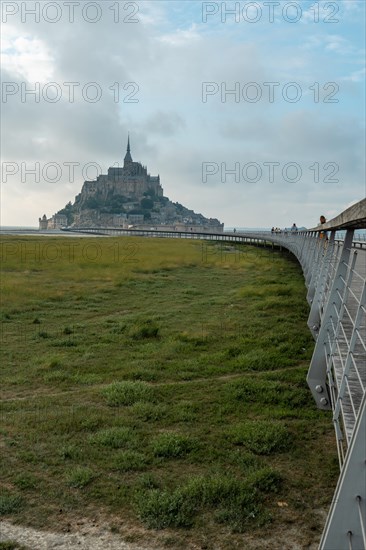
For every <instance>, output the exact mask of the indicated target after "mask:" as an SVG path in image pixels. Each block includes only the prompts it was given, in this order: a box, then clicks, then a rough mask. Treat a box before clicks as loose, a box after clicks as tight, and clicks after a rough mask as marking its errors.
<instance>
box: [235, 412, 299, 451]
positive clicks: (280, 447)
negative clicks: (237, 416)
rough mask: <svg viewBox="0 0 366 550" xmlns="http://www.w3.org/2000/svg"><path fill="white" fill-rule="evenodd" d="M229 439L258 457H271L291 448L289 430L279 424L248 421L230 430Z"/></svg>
mask: <svg viewBox="0 0 366 550" xmlns="http://www.w3.org/2000/svg"><path fill="white" fill-rule="evenodd" d="M229 439H230V441H232V442H233V443H234V444H235V445H243V446H244V447H246V448H247V449H248V450H249V451H252V452H253V453H256V454H258V455H269V454H272V453H276V452H281V451H285V450H287V449H288V448H289V444H290V437H289V433H288V430H287V429H286V428H285V427H284V426H283V425H282V424H280V423H279V422H270V421H265V420H262V421H258V420H257V421H252V422H250V421H247V422H242V423H240V424H237V425H236V426H234V427H233V428H231V429H230V430H229Z"/></svg>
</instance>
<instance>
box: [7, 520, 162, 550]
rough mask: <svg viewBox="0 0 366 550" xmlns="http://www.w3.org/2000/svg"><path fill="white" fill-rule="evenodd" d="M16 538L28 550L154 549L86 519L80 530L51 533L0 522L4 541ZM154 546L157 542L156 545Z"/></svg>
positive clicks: (15, 540) (13, 540)
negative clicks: (132, 542) (92, 523)
mask: <svg viewBox="0 0 366 550" xmlns="http://www.w3.org/2000/svg"><path fill="white" fill-rule="evenodd" d="M5 541H12V542H16V543H18V544H19V546H20V547H24V548H26V549H27V550H51V549H57V550H77V549H80V550H152V547H147V546H140V545H137V544H130V543H126V542H124V541H123V539H122V537H121V536H120V535H117V534H113V533H111V532H110V530H109V529H107V528H106V527H101V526H100V525H90V524H87V523H85V524H84V525H83V526H82V528H81V529H80V531H78V532H77V533H65V534H61V533H51V532H49V531H37V530H36V529H31V528H30V527H21V526H18V525H12V524H11V523H9V522H7V521H2V522H0V542H5ZM154 550H157V549H156V546H154Z"/></svg>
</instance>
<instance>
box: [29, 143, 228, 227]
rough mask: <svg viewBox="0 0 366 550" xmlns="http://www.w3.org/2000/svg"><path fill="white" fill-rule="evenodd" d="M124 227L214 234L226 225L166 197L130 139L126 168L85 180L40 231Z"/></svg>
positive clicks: (111, 170)
mask: <svg viewBox="0 0 366 550" xmlns="http://www.w3.org/2000/svg"><path fill="white" fill-rule="evenodd" d="M64 227H70V228H84V229H86V228H92V227H93V228H94V227H95V228H98V227H103V228H120V229H131V228H134V229H156V230H159V229H162V230H169V231H171V230H173V231H204V232H205V231H210V232H211V231H214V232H220V233H222V232H223V230H224V224H223V223H220V221H219V220H217V219H215V218H205V217H204V216H203V215H202V214H196V213H195V212H194V211H193V210H189V209H188V208H186V207H185V206H183V205H182V204H179V203H178V202H172V201H170V200H169V199H168V198H167V197H164V192H163V188H162V186H161V184H160V176H150V174H148V172H147V168H146V166H143V165H142V164H141V163H140V162H134V161H133V160H132V156H131V147H130V138H129V137H128V141H127V152H126V155H125V158H124V164H123V168H122V167H110V168H109V169H108V173H107V174H101V175H100V176H98V178H97V179H96V180H95V181H85V182H84V185H83V187H82V190H81V193H79V195H77V196H76V197H75V202H74V204H72V203H71V202H69V203H68V204H67V205H66V206H65V208H63V209H62V210H59V211H58V212H57V213H56V214H54V215H53V216H52V217H51V218H49V219H48V218H47V216H46V214H44V215H43V217H42V218H39V229H40V230H47V229H61V228H64Z"/></svg>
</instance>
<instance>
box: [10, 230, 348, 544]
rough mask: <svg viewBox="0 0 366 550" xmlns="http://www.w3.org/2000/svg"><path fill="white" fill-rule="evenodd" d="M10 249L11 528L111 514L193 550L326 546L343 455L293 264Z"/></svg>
mask: <svg viewBox="0 0 366 550" xmlns="http://www.w3.org/2000/svg"><path fill="white" fill-rule="evenodd" d="M1 246H2V248H1V258H2V275H1V289H2V292H1V297H2V300H1V302H2V303H1V338H2V344H3V345H2V356H1V382H2V384H1V385H2V402H1V420H2V422H1V432H0V435H1V451H2V452H1V470H2V474H3V475H2V481H1V492H0V514H1V515H2V516H3V517H6V518H8V519H11V520H12V521H16V522H20V523H23V524H27V525H32V526H35V527H42V528H43V527H44V528H50V529H54V530H57V529H58V528H60V529H61V528H62V527H63V526H64V525H65V524H66V523H67V521H69V520H70V518H93V517H95V515H96V514H99V515H100V514H102V515H104V516H105V517H106V518H107V519H108V518H109V520H110V528H111V529H112V530H115V531H120V532H123V533H126V532H127V531H126V526H128V527H129V531H128V532H129V536H128V537H127V538H128V540H131V541H132V540H134V541H135V540H136V541H141V540H145V541H149V540H152V539H151V534H152V533H153V534H154V540H155V541H157V542H158V543H159V544H160V545H161V546H165V547H167V548H168V547H170V548H177V549H180V548H182V549H184V548H188V547H190V546H189V545H190V544H191V543H193V542H194V543H195V545H196V546H195V548H202V549H209V550H210V549H212V550H214V549H215V550H216V549H218V548H220V549H221V548H222V549H225V550H231V549H233V548H256V545H255V540H256V537H270V536H272V535H273V534H276V536H279V537H283V540H284V541H286V540H287V533H288V532H289V530H291V529H292V528H293V527H295V528H296V530H297V531H298V537H299V544H300V547H301V548H306V547H307V546H306V545H308V544H310V543H312V542H314V541H317V540H318V539H319V537H320V533H321V530H322V522H323V518H322V516H321V512H322V511H324V509H327V507H328V506H329V503H330V500H331V497H332V494H333V490H334V486H335V483H336V478H337V475H338V472H337V458H336V451H335V440H334V436H333V428H332V423H331V418H330V416H329V415H328V414H326V413H324V412H319V411H318V410H317V409H316V407H315V404H314V402H313V400H312V397H311V394H310V391H309V390H308V388H307V385H306V382H305V378H306V372H307V368H308V365H309V360H310V358H311V354H312V350H313V345H314V344H313V340H312V338H311V335H310V333H309V331H308V329H307V326H306V320H307V316H308V306H307V303H306V300H305V293H306V289H305V286H304V281H303V277H302V274H301V269H300V267H299V265H298V264H297V263H296V262H295V260H294V259H293V258H292V257H290V256H288V255H287V256H286V255H284V254H281V253H280V252H278V251H274V252H273V251H269V250H268V251H267V250H265V249H261V248H255V247H250V246H246V247H243V248H240V247H238V248H236V249H234V248H232V247H230V246H225V245H222V244H220V245H215V244H211V243H203V242H195V241H190V240H187V241H177V240H168V239H145V240H144V239H139V238H122V239H113V238H98V239H95V238H94V239H93V238H83V239H79V238H76V239H71V238H58V237H55V238H53V237H46V238H42V237H38V238H37V237H18V238H16V237H8V238H4V239H3V241H2V243H1ZM152 530H154V531H152ZM155 530H158V532H157V533H156V532H155ZM244 540H246V541H247V542H246V543H245V544H246V545H244V546H243V541H244ZM253 541H254V542H253ZM251 544H252V546H251ZM280 547H281V546H279V548H280ZM192 548H193V546H192ZM273 548H275V546H273ZM282 548H286V546H285V544H283V546H282Z"/></svg>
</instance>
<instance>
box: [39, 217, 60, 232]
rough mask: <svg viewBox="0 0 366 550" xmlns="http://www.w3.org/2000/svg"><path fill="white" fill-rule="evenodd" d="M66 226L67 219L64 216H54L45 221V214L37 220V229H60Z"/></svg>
mask: <svg viewBox="0 0 366 550" xmlns="http://www.w3.org/2000/svg"><path fill="white" fill-rule="evenodd" d="M66 226H67V217H66V216H65V215H64V214H55V215H54V216H52V218H49V219H47V216H46V214H43V216H42V218H39V229H40V230H41V231H44V230H46V229H61V228H62V227H66Z"/></svg>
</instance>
